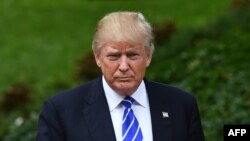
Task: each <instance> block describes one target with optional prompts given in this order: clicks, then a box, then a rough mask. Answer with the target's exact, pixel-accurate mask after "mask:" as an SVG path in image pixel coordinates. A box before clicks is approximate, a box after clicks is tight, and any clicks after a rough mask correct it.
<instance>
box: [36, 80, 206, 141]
mask: <svg viewBox="0 0 250 141" xmlns="http://www.w3.org/2000/svg"><path fill="white" fill-rule="evenodd" d="M144 81H145V85H146V90H147V93H148V98H149V105H150V111H151V120H152V131H153V140H154V141H203V140H204V134H203V130H202V126H201V122H200V116H199V110H198V106H197V103H196V100H195V98H194V97H193V96H192V95H190V94H187V93H186V92H184V91H182V90H180V89H178V88H175V87H171V86H168V85H164V84H160V83H155V82H151V81H148V80H144ZM163 112H165V113H168V117H167V116H166V114H165V116H163ZM38 128H39V129H38V134H37V138H36V141H116V138H115V133H114V128H113V124H112V120H111V115H110V111H109V107H108V103H107V100H106V97H105V95H104V89H103V85H102V79H101V77H99V78H98V79H96V80H93V81H91V82H89V83H87V84H84V85H81V86H79V87H76V88H73V89H70V90H66V91H64V92H61V93H60V94H58V95H55V96H53V97H51V98H49V99H48V100H47V101H45V103H44V106H43V108H42V111H41V113H40V117H39V127H38Z"/></svg>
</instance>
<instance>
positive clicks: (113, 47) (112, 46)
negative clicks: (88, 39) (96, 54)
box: [102, 42, 144, 52]
mask: <svg viewBox="0 0 250 141" xmlns="http://www.w3.org/2000/svg"><path fill="white" fill-rule="evenodd" d="M102 48H103V49H104V50H106V51H116V52H119V51H142V50H143V49H144V47H143V45H142V44H129V43H127V42H111V43H106V44H105V45H104V46H103V47H102Z"/></svg>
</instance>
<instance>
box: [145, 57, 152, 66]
mask: <svg viewBox="0 0 250 141" xmlns="http://www.w3.org/2000/svg"><path fill="white" fill-rule="evenodd" d="M151 60H152V54H149V55H148V58H147V62H146V66H147V67H148V66H149V65H150V63H151Z"/></svg>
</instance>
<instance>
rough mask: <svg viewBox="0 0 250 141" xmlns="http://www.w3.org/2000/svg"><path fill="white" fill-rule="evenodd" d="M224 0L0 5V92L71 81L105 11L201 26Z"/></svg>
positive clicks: (221, 9)
mask: <svg viewBox="0 0 250 141" xmlns="http://www.w3.org/2000/svg"><path fill="white" fill-rule="evenodd" d="M228 5H229V0H227V1H215V0H214V1H213V2H212V1H211V0H206V1H198V0H195V1H192V3H190V1H188V0H179V1H176V0H168V1H165V0H164V1H163V0H161V1H147V2H144V1H127V2H122V1H93V2H89V1H80V0H74V1H69V0H68V1H67V0H63V1H41V2H38V1H34V0H24V1H9V0H3V1H1V9H2V10H1V13H0V15H1V20H0V27H1V32H0V58H1V62H0V66H1V69H0V79H1V81H0V93H2V92H3V91H4V90H5V89H6V88H8V87H9V86H10V85H12V84H13V83H16V82H25V83H28V84H31V85H34V86H35V87H44V89H46V87H47V86H39V85H45V84H46V85H51V83H53V81H55V80H58V79H59V80H60V79H61V81H72V71H73V70H74V67H75V65H76V60H77V59H78V58H79V57H81V56H82V55H83V54H85V53H86V52H88V51H90V48H91V40H92V36H93V32H94V29H95V25H96V23H97V21H98V20H99V19H100V18H101V17H102V16H103V15H104V14H106V13H107V12H111V11H117V10H133V11H141V12H143V13H144V14H145V16H146V17H147V18H148V20H149V21H150V22H151V23H162V22H164V21H166V20H173V21H174V22H175V23H176V24H177V27H178V28H187V27H190V26H195V27H196V26H202V25H204V24H206V22H207V21H210V20H213V19H214V18H216V17H217V16H218V15H220V14H222V13H224V12H225V9H226V8H227V7H228Z"/></svg>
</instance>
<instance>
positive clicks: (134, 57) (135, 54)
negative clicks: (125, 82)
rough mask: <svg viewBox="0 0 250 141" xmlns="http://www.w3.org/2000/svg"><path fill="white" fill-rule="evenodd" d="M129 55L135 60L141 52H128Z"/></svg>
mask: <svg viewBox="0 0 250 141" xmlns="http://www.w3.org/2000/svg"><path fill="white" fill-rule="evenodd" d="M127 57H128V58H130V59H132V60H135V59H137V58H138V57H139V54H138V53H128V54H127Z"/></svg>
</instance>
